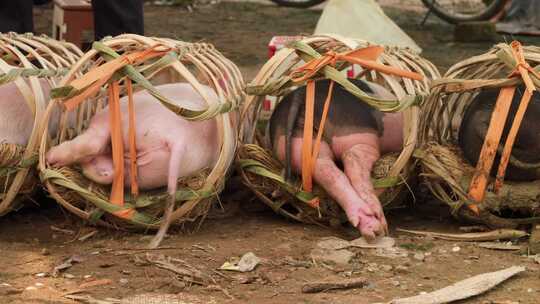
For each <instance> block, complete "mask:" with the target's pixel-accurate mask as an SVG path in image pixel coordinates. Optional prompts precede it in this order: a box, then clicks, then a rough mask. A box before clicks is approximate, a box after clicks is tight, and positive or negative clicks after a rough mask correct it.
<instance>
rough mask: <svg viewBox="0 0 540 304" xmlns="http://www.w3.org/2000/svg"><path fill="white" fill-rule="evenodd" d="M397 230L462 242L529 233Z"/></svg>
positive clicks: (522, 235)
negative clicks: (456, 232) (455, 232)
mask: <svg viewBox="0 0 540 304" xmlns="http://www.w3.org/2000/svg"><path fill="white" fill-rule="evenodd" d="M396 231H400V232H405V233H410V234H414V235H422V236H430V237H433V238H438V239H441V240H448V241H462V242H480V241H497V240H507V239H519V238H522V237H525V236H527V235H529V234H528V233H527V232H525V231H522V230H513V229H497V230H492V231H488V232H471V233H458V234H454V233H438V232H429V231H417V230H406V229H400V228H398V229H396Z"/></svg>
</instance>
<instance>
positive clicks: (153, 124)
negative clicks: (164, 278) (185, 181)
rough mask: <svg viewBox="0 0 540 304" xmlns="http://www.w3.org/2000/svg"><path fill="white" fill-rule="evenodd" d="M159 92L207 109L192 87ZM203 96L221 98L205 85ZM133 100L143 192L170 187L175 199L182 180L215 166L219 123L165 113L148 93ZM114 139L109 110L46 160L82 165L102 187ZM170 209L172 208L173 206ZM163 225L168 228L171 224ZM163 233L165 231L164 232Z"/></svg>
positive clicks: (125, 133)
mask: <svg viewBox="0 0 540 304" xmlns="http://www.w3.org/2000/svg"><path fill="white" fill-rule="evenodd" d="M156 89H157V90H158V91H159V92H160V93H161V94H162V95H164V96H165V97H167V98H168V99H169V100H172V101H179V103H178V104H179V105H182V106H183V107H185V108H188V109H191V110H204V109H205V108H206V107H207V104H206V102H205V100H204V99H203V97H201V96H200V95H199V94H198V93H197V92H196V91H195V90H194V89H193V87H192V86H191V85H190V84H188V83H174V84H166V85H159V86H156ZM204 93H205V94H206V95H207V96H208V97H209V98H217V96H216V94H215V92H214V91H213V90H212V89H210V88H209V87H204ZM133 100H134V108H135V124H136V131H135V137H136V146H137V169H138V180H137V181H138V185H139V188H140V189H141V190H148V189H154V188H159V187H163V186H165V185H167V186H168V193H169V194H170V195H171V197H172V195H173V194H174V193H175V192H176V187H177V181H178V179H179V178H180V177H184V176H188V175H191V174H193V173H195V172H197V171H199V170H201V169H204V168H212V167H213V166H214V165H215V164H216V162H217V160H218V158H219V153H220V141H219V136H218V132H217V125H216V120H215V119H210V120H203V121H189V120H186V119H184V118H182V117H180V116H178V115H176V114H175V113H173V112H172V111H170V110H169V109H167V108H166V107H165V106H164V105H162V104H161V103H160V102H159V101H157V100H156V99H155V97H153V96H151V95H150V94H149V93H148V92H147V91H141V92H137V93H135V94H134V96H133ZM180 101H181V102H180ZM120 104H121V105H120V109H121V112H122V130H123V140H124V153H125V160H126V163H125V179H124V180H125V185H126V186H127V187H129V186H130V174H131V173H130V165H129V144H128V126H129V119H128V110H127V106H128V105H127V97H123V98H121V100H120ZM110 141H111V135H110V126H109V110H108V108H105V109H104V110H103V111H101V112H98V113H97V114H96V115H95V116H94V117H93V118H92V120H91V121H90V125H89V127H88V129H86V130H85V131H84V132H83V133H82V134H80V135H79V136H77V137H75V138H74V139H72V140H70V141H66V142H63V143H62V144H60V145H58V146H56V147H52V148H51V149H50V150H49V151H48V153H47V155H46V159H47V162H48V163H49V164H50V165H52V166H67V165H71V164H73V163H79V164H81V167H82V169H83V174H84V175H85V176H86V177H88V178H89V179H91V180H93V181H95V182H96V183H100V184H111V183H112V181H113V177H114V170H113V162H112V155H111V148H110ZM169 208H171V210H172V203H170V206H169ZM166 217H167V215H166ZM165 222H167V220H165V221H164V223H165ZM165 225H166V226H168V225H169V223H166V224H165ZM163 227H164V226H163V225H162V229H161V230H163V229H164V230H166V229H167V228H166V227H165V228H163ZM161 230H160V231H161ZM164 233H165V231H163V233H162V234H164ZM159 234H160V233H158V235H159ZM162 237H163V235H162V236H161V238H162ZM156 238H157V237H156ZM159 242H160V240H157V241H154V242H152V243H153V245H151V246H153V247H156V246H157V245H158V244H159Z"/></svg>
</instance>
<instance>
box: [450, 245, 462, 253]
mask: <svg viewBox="0 0 540 304" xmlns="http://www.w3.org/2000/svg"><path fill="white" fill-rule="evenodd" d="M460 250H461V248H460V247H459V246H455V247H453V248H452V252H459V251H460Z"/></svg>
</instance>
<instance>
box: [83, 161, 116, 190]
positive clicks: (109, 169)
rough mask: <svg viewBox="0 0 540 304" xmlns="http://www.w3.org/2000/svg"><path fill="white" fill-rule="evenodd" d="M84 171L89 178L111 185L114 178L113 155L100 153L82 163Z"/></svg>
mask: <svg viewBox="0 0 540 304" xmlns="http://www.w3.org/2000/svg"><path fill="white" fill-rule="evenodd" d="M81 168H82V173H83V175H84V176H86V177H87V178H88V179H90V180H92V181H94V182H96V183H98V184H101V185H110V184H112V182H113V178H114V168H113V162H112V158H111V156H106V155H100V156H96V157H94V158H92V159H90V160H89V161H86V162H83V163H81Z"/></svg>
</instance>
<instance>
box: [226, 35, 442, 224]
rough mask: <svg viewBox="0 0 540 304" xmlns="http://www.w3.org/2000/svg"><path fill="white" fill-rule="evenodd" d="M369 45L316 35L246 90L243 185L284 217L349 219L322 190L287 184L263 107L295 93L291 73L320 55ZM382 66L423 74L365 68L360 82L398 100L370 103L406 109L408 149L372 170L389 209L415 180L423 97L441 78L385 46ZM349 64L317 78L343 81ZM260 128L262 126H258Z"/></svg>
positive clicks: (285, 53) (281, 55) (274, 61)
mask: <svg viewBox="0 0 540 304" xmlns="http://www.w3.org/2000/svg"><path fill="white" fill-rule="evenodd" d="M370 45H371V44H370V43H368V42H366V41H361V40H353V39H347V38H343V37H339V36H329V35H325V36H312V37H308V38H305V39H303V40H301V41H298V42H295V43H292V44H290V45H289V46H288V47H286V48H284V49H282V50H280V51H279V52H278V53H277V54H276V55H274V56H273V57H272V58H271V59H270V60H269V61H268V62H267V63H266V64H265V65H264V66H263V67H262V69H261V70H260V72H259V74H258V75H257V76H256V77H255V79H254V80H253V82H252V83H251V84H250V85H249V86H248V94H252V95H250V96H248V97H247V99H246V102H245V104H244V105H243V108H242V109H243V110H242V118H243V119H242V125H241V129H240V135H241V141H242V144H241V145H240V148H239V153H238V154H237V165H238V169H239V172H240V174H241V176H242V178H243V181H244V183H245V184H246V185H247V186H248V187H249V188H250V189H251V190H252V191H253V192H254V193H255V195H256V196H257V197H258V198H259V199H260V200H262V202H264V203H265V204H266V205H268V206H269V207H270V208H272V209H273V210H274V211H275V212H277V213H279V214H282V215H284V216H285V217H288V218H291V219H294V220H297V221H301V222H308V223H317V224H323V225H325V224H332V225H334V224H338V223H341V222H344V221H346V217H345V216H344V212H342V211H341V208H340V207H339V206H338V205H337V204H335V203H334V202H333V201H332V200H330V199H329V198H328V197H327V196H325V194H324V193H323V192H322V191H321V189H318V188H317V187H316V188H315V189H314V191H313V193H307V192H303V191H301V187H300V183H299V182H296V183H294V184H289V183H287V182H285V180H284V178H283V166H282V164H281V163H280V162H279V161H277V160H276V159H275V158H274V157H273V155H272V153H271V152H270V150H269V147H268V146H265V140H264V138H263V137H264V136H263V135H262V133H263V132H261V128H260V124H261V108H262V101H263V100H264V98H265V96H266V95H271V96H277V97H278V102H279V98H280V97H282V96H284V95H285V94H286V93H288V92H289V91H291V89H292V86H293V85H297V84H293V83H291V81H290V73H291V71H293V70H294V69H295V68H297V67H298V66H300V65H302V64H303V63H304V62H307V61H310V60H312V59H313V58H316V57H320V56H321V55H323V54H326V53H327V52H329V51H333V52H336V53H341V52H347V51H350V50H354V49H359V48H364V47H367V46H370ZM378 62H379V63H383V64H385V65H389V66H392V67H397V68H400V69H403V70H406V71H412V72H417V73H419V74H421V75H423V76H424V79H423V81H417V80H411V79H408V78H401V77H396V76H391V75H386V74H382V73H379V72H376V71H367V70H364V71H362V72H361V73H360V75H361V76H360V77H361V79H364V80H368V81H372V82H376V83H378V84H380V85H382V86H384V87H386V88H388V89H389V90H390V91H391V92H392V93H393V94H394V95H395V96H396V97H397V98H398V100H397V101H395V102H394V103H393V104H388V103H384V102H381V101H379V100H376V99H370V100H368V102H371V105H372V106H374V107H375V108H377V109H379V110H382V111H403V113H404V149H403V150H402V152H401V153H393V154H388V155H384V156H383V157H382V158H381V159H379V161H377V163H376V165H375V168H374V170H373V172H372V178H373V183H374V186H375V188H384V189H385V191H384V192H383V193H382V194H381V195H380V196H379V198H380V199H381V202H382V203H383V204H384V205H386V206H388V205H389V204H390V203H392V202H397V201H399V200H400V198H403V197H404V195H406V194H407V191H403V190H405V189H406V188H407V187H408V185H407V184H408V183H410V182H411V181H412V180H411V177H413V175H412V173H413V169H414V164H413V162H412V161H411V160H412V159H411V155H412V153H413V151H414V149H415V147H416V144H417V134H418V123H419V121H420V115H421V113H420V106H421V103H422V99H423V97H422V96H425V95H427V94H428V92H429V86H430V83H431V80H432V79H436V78H438V77H439V76H440V75H439V72H438V70H437V68H436V67H435V66H434V65H433V64H432V63H430V62H429V61H427V60H426V59H424V58H422V57H420V56H419V55H418V54H416V53H415V52H413V51H411V50H409V49H403V48H394V47H386V48H385V50H384V52H383V53H382V55H381V56H380V57H379V59H378ZM349 65H350V64H348V63H338V64H337V65H336V67H335V68H332V67H326V68H325V70H324V72H323V73H324V75H321V74H319V75H318V76H317V77H319V78H330V79H333V80H335V81H337V82H342V83H343V79H344V78H345V77H344V76H342V74H341V73H340V72H339V71H342V70H343V69H345V68H347V67H348V66H349ZM345 88H346V89H347V90H349V91H351V92H352V93H353V94H355V95H356V96H359V102H363V101H366V98H362V96H363V95H364V94H365V93H363V92H362V91H360V90H359V89H358V88H356V87H355V86H354V85H352V84H351V85H349V86H345ZM258 125H259V127H258ZM314 195H316V196H318V197H319V198H320V204H319V208H313V207H311V206H309V205H308V204H307V202H309V201H310V200H311V199H312V198H313V197H314Z"/></svg>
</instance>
